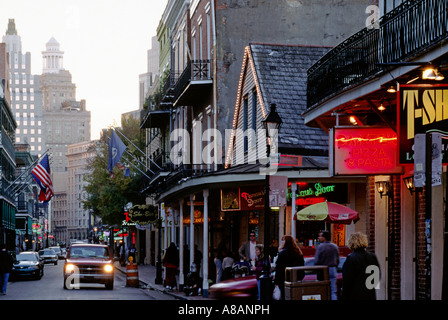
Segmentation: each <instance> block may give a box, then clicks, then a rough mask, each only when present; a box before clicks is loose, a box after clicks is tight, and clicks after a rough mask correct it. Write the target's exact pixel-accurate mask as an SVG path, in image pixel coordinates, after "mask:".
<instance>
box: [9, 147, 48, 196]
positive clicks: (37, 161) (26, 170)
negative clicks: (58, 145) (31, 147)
mask: <svg viewBox="0 0 448 320" xmlns="http://www.w3.org/2000/svg"><path fill="white" fill-rule="evenodd" d="M49 150H50V149H47V151H45V152H44V153H43V154H42V155H41V156H40V158H39V159H37V160H36V161H34V162H33V163H32V164H30V165H29V167H28V168H26V169H25V171H23V172H22V173H21V174H20V175H19V176H18V177H17V179H16V180H14V181H13V182H11V184H10V185H9V186H8V187H7V188H6V189H5V192H6V191H8V189H9V188H10V187H11V186H13V185H14V184H15V183H16V182H17V180H19V179H20V178H21V177H22V176H23V175H24V174H25V173H27V174H28V173H29V171H30V169H31V168H33V167H34V165H35V164H36V163H39V161H40V160H42V158H43V157H44V156H45V155H46V154H47V153H48V151H49Z"/></svg>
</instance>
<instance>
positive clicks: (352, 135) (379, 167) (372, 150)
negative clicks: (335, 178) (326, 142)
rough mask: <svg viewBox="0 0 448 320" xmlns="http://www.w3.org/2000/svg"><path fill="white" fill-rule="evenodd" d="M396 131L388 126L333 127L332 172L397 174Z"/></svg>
mask: <svg viewBox="0 0 448 320" xmlns="http://www.w3.org/2000/svg"><path fill="white" fill-rule="evenodd" d="M397 150H398V139H397V134H396V133H395V132H394V131H393V130H392V129H389V128H349V129H335V133H334V173H335V175H359V174H362V175H363V174H394V173H401V172H402V168H401V167H400V166H398V165H397V158H398V157H397Z"/></svg>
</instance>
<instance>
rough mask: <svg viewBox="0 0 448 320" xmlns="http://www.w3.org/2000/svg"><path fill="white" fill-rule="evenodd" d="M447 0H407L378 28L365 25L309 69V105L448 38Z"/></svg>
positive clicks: (391, 12)
mask: <svg viewBox="0 0 448 320" xmlns="http://www.w3.org/2000/svg"><path fill="white" fill-rule="evenodd" d="M447 19H448V1H445V0H443V1H441V0H419V1H415V0H414V1H411V0H410V1H406V2H404V3H403V4H402V5H400V6H398V7H397V8H395V9H394V10H392V11H390V12H389V13H387V14H386V15H385V16H383V17H382V18H381V20H380V22H379V28H364V29H363V30H361V31H360V32H358V33H356V34H354V35H353V36H351V37H350V38H348V39H347V40H345V41H344V42H342V43H341V44H339V45H338V46H336V47H335V48H333V49H332V50H331V51H329V52H328V53H327V54H326V55H325V56H324V57H323V58H321V59H320V60H319V61H318V62H317V63H315V64H314V65H313V66H312V67H311V68H310V69H309V70H308V108H312V107H313V106H314V105H315V104H317V103H319V102H321V101H323V100H325V99H326V98H329V97H332V96H334V95H336V94H338V93H340V92H342V91H343V90H345V89H347V88H350V87H352V86H355V85H358V84H360V83H362V82H364V81H366V80H368V79H369V78H371V77H373V76H375V75H377V74H378V73H381V72H384V71H386V70H387V69H386V68H387V67H385V66H381V64H384V63H391V62H406V61H409V60H412V59H413V58H416V57H417V56H418V55H419V54H421V53H423V52H425V51H427V50H429V49H431V48H433V47H435V46H436V45H438V44H440V42H441V41H443V40H446V39H447V38H448V23H446V21H447Z"/></svg>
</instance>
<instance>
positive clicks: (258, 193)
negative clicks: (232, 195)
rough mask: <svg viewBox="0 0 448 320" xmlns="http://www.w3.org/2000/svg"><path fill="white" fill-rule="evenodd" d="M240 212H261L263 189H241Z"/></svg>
mask: <svg viewBox="0 0 448 320" xmlns="http://www.w3.org/2000/svg"><path fill="white" fill-rule="evenodd" d="M240 196H241V199H240V203H241V210H242V211H250V210H263V209H264V187H262V186H260V187H245V188H241V194H240Z"/></svg>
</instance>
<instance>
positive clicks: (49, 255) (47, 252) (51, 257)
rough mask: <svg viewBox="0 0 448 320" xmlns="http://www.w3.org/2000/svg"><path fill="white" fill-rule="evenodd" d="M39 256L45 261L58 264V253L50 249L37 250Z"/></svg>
mask: <svg viewBox="0 0 448 320" xmlns="http://www.w3.org/2000/svg"><path fill="white" fill-rule="evenodd" d="M39 256H40V257H41V258H43V259H44V262H45V263H53V264H54V265H55V266H56V265H57V264H58V259H59V258H58V255H57V254H56V252H55V251H54V250H52V249H43V250H39Z"/></svg>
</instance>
